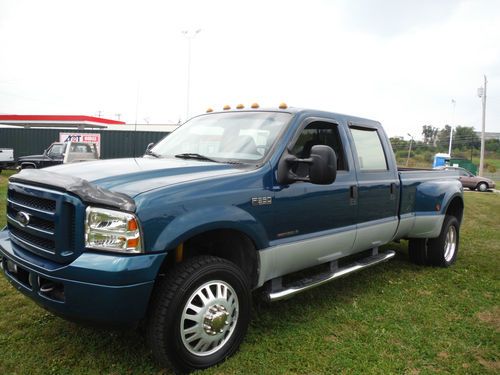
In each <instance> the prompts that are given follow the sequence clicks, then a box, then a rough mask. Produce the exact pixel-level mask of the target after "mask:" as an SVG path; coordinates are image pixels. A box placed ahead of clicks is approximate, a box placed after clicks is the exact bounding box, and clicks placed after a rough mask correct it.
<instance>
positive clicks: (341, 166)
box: [292, 121, 348, 174]
mask: <svg viewBox="0 0 500 375" xmlns="http://www.w3.org/2000/svg"><path fill="white" fill-rule="evenodd" d="M316 145H326V146H330V147H331V148H332V149H333V151H335V154H336V155H337V170H347V169H348V168H347V162H346V159H345V154H344V147H343V146H342V142H341V140H340V135H339V130H338V128H337V125H335V124H332V123H328V122H320V121H316V122H312V123H310V124H309V125H307V126H306V127H305V128H304V130H302V132H301V133H300V136H299V138H298V139H297V141H296V142H295V145H294V146H293V148H292V154H294V155H295V156H297V157H298V158H301V159H305V158H308V157H309V156H310V155H311V149H312V147H313V146H316ZM301 165H302V164H301ZM299 172H300V171H299ZM296 173H297V172H296ZM299 174H300V173H299Z"/></svg>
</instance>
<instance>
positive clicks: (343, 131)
mask: <svg viewBox="0 0 500 375" xmlns="http://www.w3.org/2000/svg"><path fill="white" fill-rule="evenodd" d="M285 112H289V113H290V115H291V120H290V122H289V124H288V126H287V127H286V129H285V131H284V132H283V133H282V134H281V136H280V138H279V139H278V142H277V143H276V144H275V145H274V147H273V149H272V152H271V153H270V155H269V157H268V158H267V159H266V160H264V162H262V163H261V164H259V165H235V164H218V163H213V162H207V161H198V160H180V159H154V158H138V159H115V160H105V161H97V162H88V163H83V164H80V165H79V167H78V169H75V168H71V167H68V166H64V165H62V166H57V167H52V168H49V169H46V170H45V171H49V172H51V173H54V174H58V175H61V174H63V175H69V176H75V177H78V178H81V179H84V180H86V181H88V182H89V183H90V184H93V185H96V186H99V187H100V188H102V189H107V190H109V191H111V192H116V193H121V194H126V195H127V196H129V197H131V198H132V199H133V200H134V202H135V214H136V215H137V217H138V218H139V221H140V224H141V229H142V233H143V236H144V241H145V242H144V249H145V254H141V255H133V256H128V255H118V254H112V253H103V252H97V251H91V250H88V249H85V248H84V247H83V245H82V244H83V220H84V210H85V207H86V206H87V205H88V204H87V203H86V202H84V201H82V200H81V199H79V198H78V197H77V196H75V195H74V194H71V193H68V192H65V191H64V189H56V190H53V189H52V188H51V187H50V186H31V185H30V181H22V178H23V174H22V172H21V174H20V175H18V177H17V182H16V183H11V184H10V185H9V192H11V191H16V190H18V189H21V190H22V189H25V191H28V193H29V194H32V195H36V196H41V197H43V196H44V195H45V194H49V195H50V194H55V196H57V199H58V200H61V202H63V201H65V200H71V201H72V202H73V204H74V206H75V207H76V216H75V217H76V220H77V224H76V229H75V239H76V241H77V242H76V243H77V246H76V245H75V248H68V249H66V251H67V258H64V256H62V255H61V254H62V253H58V255H57V256H55V257H52V256H47V255H45V254H41V253H38V252H36V251H32V250H33V249H28V248H27V247H26V246H23V244H22V242H19V241H16V240H15V239H14V238H11V236H10V234H9V231H8V230H4V231H2V232H0V254H1V255H2V256H3V262H2V264H3V268H4V269H6V262H7V260H9V261H10V262H13V263H14V264H17V265H19V267H22V268H23V269H24V270H26V271H27V272H28V274H29V277H30V280H29V283H27V284H26V283H24V284H23V283H20V282H19V281H18V280H16V279H15V278H14V277H12V275H9V272H8V270H6V272H5V273H6V275H7V278H8V279H9V280H10V281H11V283H12V284H14V285H15V286H16V287H17V288H18V289H19V290H21V291H22V292H24V293H25V294H27V295H28V296H30V297H31V298H33V299H34V300H35V301H37V303H39V304H41V305H42V306H44V307H46V308H47V309H49V310H52V311H54V312H56V313H58V314H60V315H63V316H66V317H70V318H74V319H85V320H90V321H98V322H106V323H109V322H120V323H124V322H134V321H138V320H140V319H142V318H143V317H144V315H145V313H146V311H147V306H148V303H149V297H150V294H151V291H152V289H153V287H154V282H155V280H156V278H157V276H158V272H159V270H160V269H161V266H162V263H163V262H164V261H165V259H166V256H167V254H168V253H169V252H170V251H175V249H176V248H178V246H179V245H181V244H182V243H184V242H186V241H187V240H189V239H190V238H193V237H194V236H196V235H198V234H202V233H205V232H207V231H211V230H216V229H217V230H219V229H231V230H234V231H237V232H240V233H242V234H244V235H245V236H246V237H248V239H250V241H251V242H252V243H253V245H254V247H255V251H256V252H257V255H258V256H257V259H258V262H257V267H258V269H257V270H256V273H257V276H258V277H257V280H256V282H255V283H254V285H253V287H254V288H257V287H260V286H262V285H263V284H264V283H265V282H266V281H269V280H272V279H274V278H277V277H280V276H282V275H285V274H288V273H290V272H294V271H297V270H301V269H304V268H307V267H311V266H315V265H318V264H321V263H325V262H330V261H333V260H336V259H339V258H342V257H345V256H347V255H350V254H353V253H356V252H359V251H362V250H365V249H368V248H372V247H377V246H380V245H383V244H385V243H387V242H390V241H392V240H397V239H400V238H418V237H425V238H430V237H436V236H437V235H439V232H440V229H441V224H442V221H443V219H444V215H446V213H447V210H448V209H449V207H450V205H451V204H454V205H458V206H460V205H462V207H463V203H462V188H461V184H460V182H458V180H457V179H456V177H455V176H454V174H453V173H449V172H442V171H398V169H397V167H396V162H395V160H394V156H393V153H392V149H391V146H390V143H389V141H388V138H387V136H386V134H385V132H384V131H383V129H382V127H381V125H380V124H379V123H378V122H375V121H371V120H365V119H361V118H357V117H352V116H345V115H339V114H335V113H328V112H321V111H312V110H298V109H288V110H286V111H285ZM210 115H211V114H207V115H205V116H210ZM314 121H321V122H326V123H330V124H331V125H332V126H336V127H337V128H338V130H339V135H340V139H341V142H342V144H343V147H344V153H345V155H344V157H345V160H346V164H347V168H346V170H343V171H338V173H337V178H336V181H335V182H334V183H332V184H330V185H314V184H312V183H310V182H296V183H292V184H286V185H283V184H280V183H279V182H278V177H277V169H278V164H279V161H280V159H281V158H282V157H283V155H284V154H285V150H286V149H287V148H288V147H290V146H291V145H292V144H293V143H294V141H295V140H296V139H297V137H298V134H300V131H301V130H302V129H303V128H304V126H305V125H307V124H308V123H310V122H314ZM353 126H354V127H361V128H370V129H372V130H375V131H377V132H378V134H379V137H380V139H381V141H382V145H383V148H384V152H385V156H386V159H387V166H388V167H387V170H383V171H373V172H363V171H361V170H360V167H359V165H358V162H357V157H356V149H355V147H354V142H353V138H352V135H351V132H350V129H351V127H353ZM354 193H355V194H354ZM457 202H458V203H457ZM8 206H9V207H13V206H15V203H9V202H8ZM57 215H59V214H57ZM9 225H11V226H15V225H17V224H16V223H15V220H10V221H9ZM63 232H64V231H58V232H57V238H59V236H64V233H63ZM57 241H62V240H57ZM40 278H42V279H48V280H54V281H56V282H60V283H63V284H64V286H65V294H66V300H65V301H62V302H61V301H58V302H56V301H52V300H48V299H47V298H46V297H44V295H43V293H40V285H39V280H41V279H40Z"/></svg>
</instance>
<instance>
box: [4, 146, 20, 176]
mask: <svg viewBox="0 0 500 375" xmlns="http://www.w3.org/2000/svg"><path fill="white" fill-rule="evenodd" d="M15 165H16V161H15V159H14V150H13V149H11V148H0V173H2V170H3V169H9V168H12V167H14V166H15Z"/></svg>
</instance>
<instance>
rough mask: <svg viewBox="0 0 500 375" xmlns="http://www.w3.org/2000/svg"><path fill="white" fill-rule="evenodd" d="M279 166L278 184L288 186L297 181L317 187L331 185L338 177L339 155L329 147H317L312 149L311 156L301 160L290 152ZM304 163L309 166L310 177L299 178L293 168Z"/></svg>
mask: <svg viewBox="0 0 500 375" xmlns="http://www.w3.org/2000/svg"><path fill="white" fill-rule="evenodd" d="M285 152H286V154H285V155H284V157H283V158H282V159H281V161H280V163H279V164H278V173H277V178H278V183H280V184H282V185H288V184H291V183H294V182H296V181H306V182H311V183H313V184H317V185H329V184H331V183H333V182H334V181H335V178H336V177H337V155H336V154H335V151H333V149H332V148H331V147H329V146H325V145H316V146H313V147H312V149H311V156H310V157H309V158H307V159H299V158H297V157H296V156H294V155H290V154H289V153H288V151H285ZM297 163H304V164H307V165H308V166H309V175H308V176H307V177H299V176H297V175H296V174H295V173H293V172H292V166H293V165H296V164H297Z"/></svg>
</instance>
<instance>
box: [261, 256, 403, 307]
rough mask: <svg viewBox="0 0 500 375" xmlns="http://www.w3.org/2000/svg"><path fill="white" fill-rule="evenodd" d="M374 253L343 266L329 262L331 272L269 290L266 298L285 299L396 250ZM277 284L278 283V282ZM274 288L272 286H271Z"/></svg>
mask: <svg viewBox="0 0 500 375" xmlns="http://www.w3.org/2000/svg"><path fill="white" fill-rule="evenodd" d="M374 253H375V254H374V255H372V256H369V257H367V258H362V259H359V260H357V261H356V262H354V263H351V264H349V265H347V266H345V267H342V268H338V267H337V262H336V261H334V262H332V263H331V266H330V269H331V272H328V273H323V274H320V275H317V276H315V277H313V278H309V279H307V281H298V282H295V283H293V284H292V285H289V286H287V287H285V288H283V289H277V290H276V289H275V290H271V292H270V293H269V294H267V296H266V298H267V300H268V301H270V302H274V301H280V300H283V299H287V298H290V297H293V296H294V295H296V294H298V293H301V292H304V291H306V290H309V289H311V288H314V287H317V286H319V285H322V284H325V283H327V282H329V281H332V280H335V279H338V278H339V277H342V276H346V275H348V274H350V273H353V272H357V271H360V270H362V269H365V268H368V267H371V266H374V265H376V264H378V263H381V262H385V261H387V260H389V259H391V258H393V257H394V255H396V252H395V251H393V250H387V251H386V252H383V253H377V252H376V251H374ZM277 284H280V283H279V282H278V283H277ZM273 289H274V288H273Z"/></svg>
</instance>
